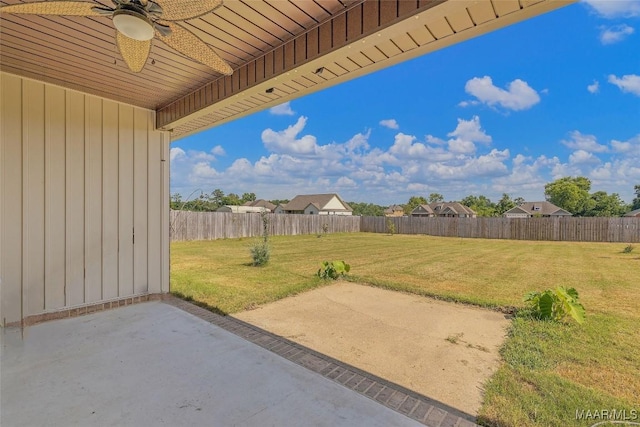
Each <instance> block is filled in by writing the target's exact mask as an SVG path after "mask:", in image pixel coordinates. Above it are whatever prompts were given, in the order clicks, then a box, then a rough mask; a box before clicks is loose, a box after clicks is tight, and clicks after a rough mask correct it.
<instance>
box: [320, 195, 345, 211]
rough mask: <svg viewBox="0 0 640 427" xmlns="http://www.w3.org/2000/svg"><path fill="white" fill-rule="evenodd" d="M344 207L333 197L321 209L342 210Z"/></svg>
mask: <svg viewBox="0 0 640 427" xmlns="http://www.w3.org/2000/svg"><path fill="white" fill-rule="evenodd" d="M344 208H345V207H344V205H343V204H342V202H341V201H340V200H338V198H337V197H335V196H333V197H332V198H331V200H329V202H328V203H327V204H326V205H324V206H323V207H322V209H323V210H328V211H330V210H333V209H344Z"/></svg>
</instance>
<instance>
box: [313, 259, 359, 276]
mask: <svg viewBox="0 0 640 427" xmlns="http://www.w3.org/2000/svg"><path fill="white" fill-rule="evenodd" d="M349 270H351V266H350V265H349V264H347V263H346V262H344V261H322V265H321V266H320V269H319V270H318V273H317V275H318V277H320V278H322V279H325V280H326V279H333V280H336V279H338V278H339V277H341V276H345V275H346V274H347V273H348V272H349Z"/></svg>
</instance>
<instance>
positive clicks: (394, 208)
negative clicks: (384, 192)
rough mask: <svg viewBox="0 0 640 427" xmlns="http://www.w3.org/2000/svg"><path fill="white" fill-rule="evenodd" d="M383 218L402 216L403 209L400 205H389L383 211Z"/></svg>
mask: <svg viewBox="0 0 640 427" xmlns="http://www.w3.org/2000/svg"><path fill="white" fill-rule="evenodd" d="M384 216H394V217H395V216H404V207H402V206H400V205H391V206H389V207H388V208H387V209H385V210H384Z"/></svg>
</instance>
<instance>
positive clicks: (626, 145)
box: [611, 134, 640, 160]
mask: <svg viewBox="0 0 640 427" xmlns="http://www.w3.org/2000/svg"><path fill="white" fill-rule="evenodd" d="M611 148H612V150H613V152H614V153H619V154H624V155H627V156H629V157H631V158H636V159H638V160H640V134H638V135H636V136H634V137H633V138H631V139H629V140H628V141H618V140H615V139H614V140H612V141H611Z"/></svg>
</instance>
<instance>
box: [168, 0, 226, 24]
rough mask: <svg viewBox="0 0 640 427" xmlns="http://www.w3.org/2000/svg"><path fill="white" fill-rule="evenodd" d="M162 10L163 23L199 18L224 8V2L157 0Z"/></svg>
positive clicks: (215, 0)
mask: <svg viewBox="0 0 640 427" xmlns="http://www.w3.org/2000/svg"><path fill="white" fill-rule="evenodd" d="M156 2H157V3H158V4H159V5H160V7H161V8H162V20H163V21H185V20H187V19H193V18H197V17H199V16H202V15H204V14H207V13H209V12H212V11H213V10H214V9H216V8H218V7H220V6H222V0H156Z"/></svg>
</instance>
